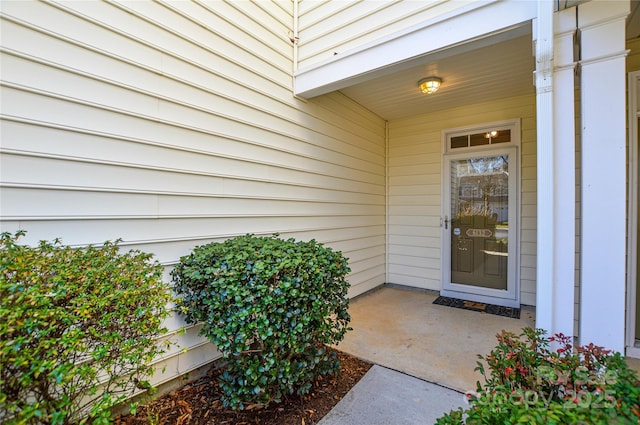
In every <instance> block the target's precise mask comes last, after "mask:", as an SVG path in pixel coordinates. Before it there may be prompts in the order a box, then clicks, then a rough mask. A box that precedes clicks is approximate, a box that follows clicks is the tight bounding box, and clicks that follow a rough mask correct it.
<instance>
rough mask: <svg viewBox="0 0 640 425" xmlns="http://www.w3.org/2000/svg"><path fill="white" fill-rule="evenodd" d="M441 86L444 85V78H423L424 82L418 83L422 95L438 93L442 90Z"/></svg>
mask: <svg viewBox="0 0 640 425" xmlns="http://www.w3.org/2000/svg"><path fill="white" fill-rule="evenodd" d="M440 85H442V78H438V77H429V78H423V79H422V80H420V81H418V87H420V90H422V93H426V94H433V93H435V92H437V91H438V89H439V88H440Z"/></svg>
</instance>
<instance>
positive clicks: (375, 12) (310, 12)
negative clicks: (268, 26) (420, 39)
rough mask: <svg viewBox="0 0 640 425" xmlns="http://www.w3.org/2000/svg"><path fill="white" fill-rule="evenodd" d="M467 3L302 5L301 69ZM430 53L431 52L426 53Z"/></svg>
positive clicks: (303, 1) (304, 1)
mask: <svg viewBox="0 0 640 425" xmlns="http://www.w3.org/2000/svg"><path fill="white" fill-rule="evenodd" d="M465 6H466V5H465V2H452V1H447V0H431V1H399V2H383V1H363V2H348V1H326V0H321V1H318V0H300V2H299V6H298V7H299V12H298V16H299V33H298V37H299V39H298V45H299V62H298V67H299V68H305V67H309V66H311V65H313V64H315V63H319V62H322V61H325V60H328V59H331V58H332V57H333V56H334V55H336V54H340V53H343V52H346V51H348V50H351V49H355V48H358V47H361V46H363V45H365V44H367V43H370V42H373V41H377V40H380V39H383V38H385V37H387V36H389V35H391V34H394V33H397V32H399V31H402V30H405V29H408V28H410V27H411V26H414V25H418V24H421V23H424V22H425V21H429V20H431V19H434V18H436V17H439V16H442V15H445V14H447V13H450V12H451V11H454V10H456V9H461V8H463V7H465ZM426 51H428V49H426Z"/></svg>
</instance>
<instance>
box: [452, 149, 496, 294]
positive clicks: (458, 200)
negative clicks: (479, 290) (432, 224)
mask: <svg viewBox="0 0 640 425" xmlns="http://www.w3.org/2000/svg"><path fill="white" fill-rule="evenodd" d="M450 171H451V230H452V231H451V281H452V283H458V284H464V285H473V286H477V287H483V288H492V289H501V290H506V289H507V263H508V261H507V260H508V246H509V237H508V233H509V232H508V230H509V156H508V155H500V156H492V157H479V158H470V159H463V160H453V161H451V170H450Z"/></svg>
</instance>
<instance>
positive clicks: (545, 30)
mask: <svg viewBox="0 0 640 425" xmlns="http://www.w3.org/2000/svg"><path fill="white" fill-rule="evenodd" d="M534 28H535V31H534V36H535V39H536V40H535V42H536V51H535V53H536V79H535V82H536V113H537V136H538V138H537V160H538V162H537V180H538V200H537V216H538V223H537V228H538V230H537V254H536V258H537V278H536V281H537V288H536V327H538V328H543V329H545V330H546V331H547V332H550V333H553V313H554V296H553V275H554V273H553V264H554V261H553V259H554V249H553V235H554V232H555V220H554V213H553V212H554V201H555V199H554V192H553V188H554V166H553V124H554V121H553V118H554V116H553V115H554V114H553V80H552V70H553V3H552V2H551V1H539V2H538V17H537V18H536V20H535V25H534Z"/></svg>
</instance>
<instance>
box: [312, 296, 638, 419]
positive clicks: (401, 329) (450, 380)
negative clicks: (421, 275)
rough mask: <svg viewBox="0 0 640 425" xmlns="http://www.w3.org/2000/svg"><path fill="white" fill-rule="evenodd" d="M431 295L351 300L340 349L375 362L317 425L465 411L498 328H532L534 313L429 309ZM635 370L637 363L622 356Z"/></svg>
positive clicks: (421, 417)
mask: <svg viewBox="0 0 640 425" xmlns="http://www.w3.org/2000/svg"><path fill="white" fill-rule="evenodd" d="M435 298H436V295H435V294H431V293H427V292H424V291H416V290H410V289H404V288H398V287H383V288H382V289H379V290H376V291H373V292H371V293H369V294H366V295H363V296H362V297H359V298H357V299H355V300H353V301H352V303H351V308H350V309H349V313H350V314H351V324H350V325H351V327H352V328H353V331H351V332H348V333H347V336H346V338H345V340H344V341H343V342H342V343H341V344H340V345H339V346H338V347H337V348H338V349H339V350H341V351H344V352H346V353H349V354H351V355H354V356H356V357H359V358H362V359H364V360H367V361H370V362H371V363H374V364H375V365H374V366H373V367H372V368H371V369H370V370H369V372H367V374H366V375H365V376H364V377H363V378H362V379H361V380H360V382H358V384H356V385H355V386H354V387H353V388H352V389H351V391H350V392H349V393H347V395H346V396H345V397H344V398H343V399H342V400H341V401H340V402H339V403H338V404H337V405H336V406H335V407H334V408H333V410H332V411H331V412H329V413H328V414H327V415H326V416H325V417H324V418H323V419H322V420H321V421H320V422H319V423H318V425H429V424H433V423H435V421H436V419H438V418H439V417H441V416H442V415H443V414H444V413H447V412H449V411H450V410H452V409H456V408H458V407H460V406H462V407H465V408H466V407H467V406H468V404H467V403H466V399H465V398H464V394H463V393H464V392H465V391H467V390H475V388H476V381H478V380H480V381H482V377H481V376H480V374H479V373H478V372H475V371H474V368H475V366H476V361H477V360H478V359H477V355H478V354H482V355H486V354H488V353H489V352H490V351H491V350H492V349H493V348H494V347H495V345H496V338H495V335H496V334H497V333H499V332H500V331H501V330H502V329H506V330H510V331H512V332H514V333H516V334H519V333H520V332H521V330H522V328H523V327H526V326H531V327H533V326H535V319H534V311H533V309H526V308H524V309H523V310H522V313H521V316H520V317H521V318H520V319H510V318H505V317H499V316H493V315H489V314H483V313H478V312H474V311H467V310H461V309H456V308H452V307H445V306H440V305H434V304H433V300H434V299H435ZM627 360H628V362H629V365H630V366H631V367H633V368H634V369H636V370H640V361H638V360H636V359H627Z"/></svg>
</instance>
